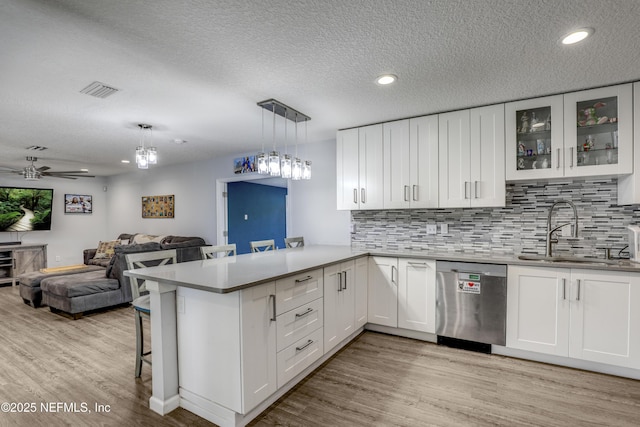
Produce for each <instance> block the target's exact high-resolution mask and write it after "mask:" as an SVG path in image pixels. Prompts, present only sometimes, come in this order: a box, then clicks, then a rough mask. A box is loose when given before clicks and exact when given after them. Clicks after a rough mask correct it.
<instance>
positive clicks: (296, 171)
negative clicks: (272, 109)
mask: <svg viewBox="0 0 640 427" xmlns="http://www.w3.org/2000/svg"><path fill="white" fill-rule="evenodd" d="M295 123H296V138H295V142H296V154H295V157H294V158H293V162H292V164H291V179H293V180H294V181H298V180H299V179H301V178H302V161H301V160H300V158H298V113H296V120H295Z"/></svg>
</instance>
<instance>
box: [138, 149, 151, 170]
mask: <svg viewBox="0 0 640 427" xmlns="http://www.w3.org/2000/svg"><path fill="white" fill-rule="evenodd" d="M136 164H137V165H138V169H148V168H149V158H148V156H147V151H146V150H145V149H144V148H143V147H142V146H139V147H137V148H136Z"/></svg>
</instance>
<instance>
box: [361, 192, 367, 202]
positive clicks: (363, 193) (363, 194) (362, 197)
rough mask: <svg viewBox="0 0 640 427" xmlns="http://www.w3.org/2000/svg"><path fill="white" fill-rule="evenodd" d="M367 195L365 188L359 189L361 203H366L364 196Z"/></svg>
mask: <svg viewBox="0 0 640 427" xmlns="http://www.w3.org/2000/svg"><path fill="white" fill-rule="evenodd" d="M366 195H367V192H366V190H365V189H364V188H363V189H362V190H360V201H361V202H362V203H367V200H366V198H365V196H366Z"/></svg>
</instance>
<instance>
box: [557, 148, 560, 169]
mask: <svg viewBox="0 0 640 427" xmlns="http://www.w3.org/2000/svg"><path fill="white" fill-rule="evenodd" d="M557 151H558V155H557V156H556V162H557V163H556V169H560V149H559V148H558V149H557Z"/></svg>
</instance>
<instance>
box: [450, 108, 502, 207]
mask: <svg viewBox="0 0 640 427" xmlns="http://www.w3.org/2000/svg"><path fill="white" fill-rule="evenodd" d="M438 119H439V125H438V135H439V138H438V141H439V145H438V150H439V154H438V155H439V159H440V170H439V207H441V208H445V207H447V208H456V207H463V208H464V207H485V206H505V192H506V189H505V160H504V104H498V105H490V106H487V107H480V108H473V109H471V110H462V111H454V112H451V113H445V114H440V115H439V116H438Z"/></svg>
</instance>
